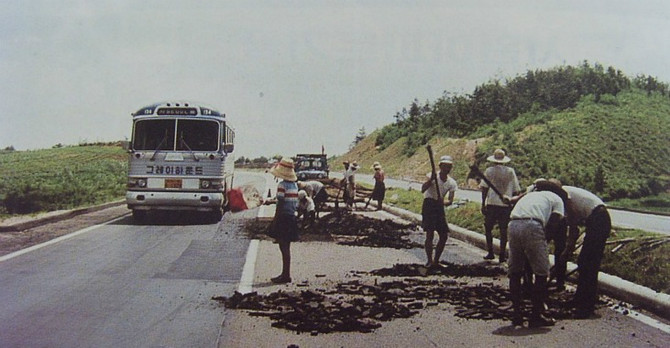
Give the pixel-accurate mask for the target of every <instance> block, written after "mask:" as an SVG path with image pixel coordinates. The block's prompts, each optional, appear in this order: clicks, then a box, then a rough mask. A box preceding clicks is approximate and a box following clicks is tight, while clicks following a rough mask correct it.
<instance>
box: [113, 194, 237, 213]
mask: <svg viewBox="0 0 670 348" xmlns="http://www.w3.org/2000/svg"><path fill="white" fill-rule="evenodd" d="M223 198H224V197H223V193H222V192H135V191H128V192H126V203H127V204H128V208H129V209H133V210H195V211H215V210H216V209H221V208H222V207H223Z"/></svg>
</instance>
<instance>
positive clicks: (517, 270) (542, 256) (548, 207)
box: [508, 183, 567, 327]
mask: <svg viewBox="0 0 670 348" xmlns="http://www.w3.org/2000/svg"><path fill="white" fill-rule="evenodd" d="M545 184H546V185H543V186H542V187H541V188H540V187H538V190H541V191H533V192H529V193H527V194H525V195H524V196H523V197H521V198H520V199H519V201H518V202H517V203H516V205H515V206H514V209H512V212H511V216H510V223H509V247H510V259H509V267H508V277H509V289H510V297H511V300H512V305H513V309H514V314H513V317H512V324H514V325H523V313H522V308H521V278H522V277H523V275H524V268H525V267H526V266H525V264H526V261H527V262H528V265H530V268H531V270H532V272H533V275H534V278H535V281H534V283H533V287H532V292H531V302H532V305H533V309H532V313H531V316H530V319H529V322H528V326H529V327H541V326H551V325H554V321H553V319H551V318H546V317H544V313H543V312H544V302H545V299H546V296H547V278H548V276H549V253H548V250H547V235H548V234H550V233H551V232H552V231H556V230H557V229H558V228H559V227H560V226H561V223H562V220H563V218H564V216H565V203H564V202H565V201H566V200H567V194H566V193H565V192H564V191H561V188H560V187H559V186H557V185H555V186H556V187H554V184H551V183H545Z"/></svg>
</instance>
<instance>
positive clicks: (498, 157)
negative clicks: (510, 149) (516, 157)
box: [486, 149, 512, 164]
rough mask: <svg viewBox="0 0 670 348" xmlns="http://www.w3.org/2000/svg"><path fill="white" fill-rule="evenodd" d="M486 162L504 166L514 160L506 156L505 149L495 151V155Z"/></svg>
mask: <svg viewBox="0 0 670 348" xmlns="http://www.w3.org/2000/svg"><path fill="white" fill-rule="evenodd" d="M486 160H487V161H489V162H493V163H500V164H503V163H507V162H509V161H511V160H512V159H511V158H509V157H507V156H506V155H505V151H504V150H503V149H496V150H495V151H493V155H491V156H489V157H487V158H486Z"/></svg>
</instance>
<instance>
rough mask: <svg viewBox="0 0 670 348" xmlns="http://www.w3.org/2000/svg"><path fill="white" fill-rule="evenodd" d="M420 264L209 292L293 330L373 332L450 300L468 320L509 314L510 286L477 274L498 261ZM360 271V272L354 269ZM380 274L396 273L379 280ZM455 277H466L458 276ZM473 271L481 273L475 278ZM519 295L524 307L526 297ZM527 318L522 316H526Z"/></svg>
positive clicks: (558, 298)
mask: <svg viewBox="0 0 670 348" xmlns="http://www.w3.org/2000/svg"><path fill="white" fill-rule="evenodd" d="M421 268H425V267H424V266H421V265H415V264H411V265H395V266H394V267H393V268H388V269H379V270H374V271H372V272H370V273H369V274H370V275H372V277H365V280H350V281H346V282H340V283H337V284H336V285H335V286H334V287H333V288H331V289H316V290H303V291H277V292H274V293H270V294H267V295H261V294H258V293H256V292H253V293H248V294H241V293H238V292H236V293H235V294H234V295H233V296H231V297H214V298H213V299H214V300H217V301H219V302H222V303H223V304H224V305H225V306H226V307H227V308H230V309H244V310H248V311H249V314H250V315H252V316H263V317H268V318H270V319H272V326H273V327H277V328H283V329H287V330H292V331H295V332H297V333H310V334H312V335H318V334H320V333H332V332H351V331H356V332H363V333H367V332H372V331H373V330H375V329H377V328H379V327H381V325H382V322H385V321H390V320H394V319H398V318H409V317H412V316H414V315H416V314H418V313H419V312H420V311H421V310H424V309H427V308H430V307H434V306H444V305H451V306H452V309H453V312H454V315H455V316H456V317H459V318H463V319H468V320H494V319H499V320H510V321H511V319H512V306H511V301H510V300H509V291H508V290H507V289H506V287H502V286H500V285H497V284H495V283H494V281H493V279H491V281H486V280H484V281H482V280H481V277H497V276H500V275H501V269H500V267H497V266H495V267H489V268H488V269H487V267H484V266H482V265H473V266H468V265H465V266H463V265H460V266H459V265H451V264H447V265H445V266H444V267H442V268H437V269H430V270H429V272H426V274H422V273H423V272H422V271H420V269H421ZM354 273H356V274H357V276H360V274H361V273H362V272H354ZM379 277H395V278H396V279H393V280H388V281H379V280H378V278H379ZM458 277H469V278H468V279H463V278H461V280H460V281H459V280H457V279H456V278H458ZM476 277H480V278H479V279H477V278H476ZM568 296H569V295H568V293H566V292H552V293H550V296H549V298H548V300H547V306H548V310H547V314H548V315H549V316H551V317H553V318H554V319H566V318H569V317H570V316H571V314H570V310H569V309H568V308H567V307H566V306H565V305H564V304H565V303H566V302H567V300H568ZM527 297H528V296H526V299H525V300H524V312H525V313H527V314H528V313H530V311H531V303H530V300H529V299H528V298H527ZM526 319H527V318H526Z"/></svg>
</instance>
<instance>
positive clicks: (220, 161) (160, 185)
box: [126, 102, 235, 221]
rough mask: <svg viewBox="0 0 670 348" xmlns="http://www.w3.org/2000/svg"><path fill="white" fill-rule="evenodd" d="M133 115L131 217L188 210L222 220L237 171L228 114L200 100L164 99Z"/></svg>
mask: <svg viewBox="0 0 670 348" xmlns="http://www.w3.org/2000/svg"><path fill="white" fill-rule="evenodd" d="M132 116H133V130H132V139H131V141H130V143H129V144H128V153H129V164H128V184H127V191H126V203H127V204H128V208H129V209H131V210H132V212H133V218H134V219H136V220H140V221H141V220H143V219H144V218H145V216H146V214H147V212H149V211H151V210H187V211H202V212H208V213H209V214H210V216H211V217H212V219H213V220H215V221H219V220H221V218H222V217H223V213H224V208H225V207H226V205H227V203H228V199H227V195H226V194H225V193H226V192H227V190H228V189H229V188H231V187H232V180H233V173H234V159H233V158H232V155H231V153H232V152H233V149H234V140H235V132H234V131H233V129H232V128H231V127H230V125H229V124H228V123H227V121H226V115H225V114H222V113H220V112H219V111H217V110H215V109H213V108H211V107H209V106H205V105H201V104H196V103H190V102H166V103H158V104H153V105H150V106H146V107H143V108H141V109H140V110H138V111H137V112H135V113H133V114H132Z"/></svg>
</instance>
